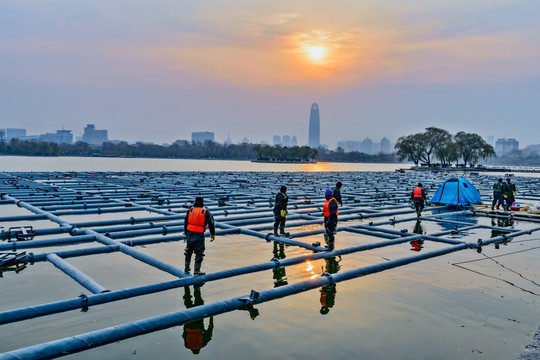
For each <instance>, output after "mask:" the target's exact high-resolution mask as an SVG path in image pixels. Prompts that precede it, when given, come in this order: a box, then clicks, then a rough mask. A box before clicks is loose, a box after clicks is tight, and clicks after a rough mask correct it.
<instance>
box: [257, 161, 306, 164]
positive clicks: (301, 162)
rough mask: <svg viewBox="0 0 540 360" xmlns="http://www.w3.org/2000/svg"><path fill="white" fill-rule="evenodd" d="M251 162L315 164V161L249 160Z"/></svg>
mask: <svg viewBox="0 0 540 360" xmlns="http://www.w3.org/2000/svg"><path fill="white" fill-rule="evenodd" d="M251 162H254V163H263V164H317V161H280V160H251Z"/></svg>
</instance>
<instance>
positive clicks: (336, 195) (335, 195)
mask: <svg viewBox="0 0 540 360" xmlns="http://www.w3.org/2000/svg"><path fill="white" fill-rule="evenodd" d="M332 197H333V198H334V199H336V200H337V202H338V203H339V205H341V206H343V201H342V200H341V190H340V189H338V188H337V187H333V188H332Z"/></svg>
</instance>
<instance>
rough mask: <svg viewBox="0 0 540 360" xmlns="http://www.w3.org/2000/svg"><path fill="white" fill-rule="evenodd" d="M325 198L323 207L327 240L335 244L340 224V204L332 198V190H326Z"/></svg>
mask: <svg viewBox="0 0 540 360" xmlns="http://www.w3.org/2000/svg"><path fill="white" fill-rule="evenodd" d="M324 197H325V199H326V201H325V203H324V205H323V216H324V228H325V230H326V233H325V238H327V239H328V241H329V242H330V243H333V241H334V234H335V233H336V226H337V223H338V203H337V200H336V199H334V198H333V197H332V190H330V189H326V191H325V192H324Z"/></svg>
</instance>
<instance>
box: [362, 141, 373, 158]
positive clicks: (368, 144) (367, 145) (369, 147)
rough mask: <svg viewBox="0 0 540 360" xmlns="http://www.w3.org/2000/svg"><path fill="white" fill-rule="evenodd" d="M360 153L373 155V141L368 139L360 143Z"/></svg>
mask: <svg viewBox="0 0 540 360" xmlns="http://www.w3.org/2000/svg"><path fill="white" fill-rule="evenodd" d="M360 151H361V152H363V153H364V154H371V153H373V141H371V139H370V138H368V137H367V138H365V139H364V140H363V141H362V147H361V148H360Z"/></svg>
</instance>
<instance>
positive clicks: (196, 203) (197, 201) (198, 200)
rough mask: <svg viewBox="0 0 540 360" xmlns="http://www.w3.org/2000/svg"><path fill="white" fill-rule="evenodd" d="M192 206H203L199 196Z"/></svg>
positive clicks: (202, 200)
mask: <svg viewBox="0 0 540 360" xmlns="http://www.w3.org/2000/svg"><path fill="white" fill-rule="evenodd" d="M193 205H201V206H202V205H204V199H203V198H202V197H201V196H197V197H196V198H195V202H194V203H193Z"/></svg>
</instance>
